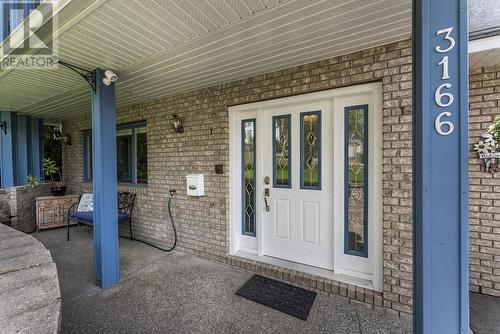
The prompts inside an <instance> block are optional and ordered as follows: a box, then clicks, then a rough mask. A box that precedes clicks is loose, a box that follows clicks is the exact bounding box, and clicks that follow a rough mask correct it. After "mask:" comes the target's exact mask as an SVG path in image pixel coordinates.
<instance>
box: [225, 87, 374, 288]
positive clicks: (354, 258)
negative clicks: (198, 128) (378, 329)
mask: <svg viewBox="0 0 500 334" xmlns="http://www.w3.org/2000/svg"><path fill="white" fill-rule="evenodd" d="M230 119H231V121H230V122H231V128H230V132H231V134H230V135H231V145H230V151H231V153H230V154H231V161H230V165H231V167H230V169H231V174H230V178H231V180H230V188H231V202H230V210H231V219H232V225H231V226H232V233H231V252H232V253H233V254H235V253H237V252H238V251H244V252H250V253H253V254H256V255H257V256H264V257H267V258H271V259H272V258H278V259H282V260H287V261H291V262H296V263H300V264H304V265H309V266H314V267H319V268H323V269H327V270H331V271H332V272H333V273H334V274H341V275H345V276H352V277H356V278H361V279H363V280H365V281H363V282H365V283H366V282H370V283H367V284H372V285H373V286H374V287H375V288H376V289H378V290H380V289H381V288H382V262H381V261H382V259H381V258H382V252H381V244H382V227H381V212H382V209H381V206H382V205H381V196H382V193H381V188H382V184H381V179H382V178H381V166H382V160H381V154H382V146H381V144H382V133H381V122H382V120H381V89H380V85H379V84H369V85H361V86H356V87H348V88H342V89H338V90H330V91H324V92H318V93H312V94H305V95H301V96H294V97H289V98H283V99H277V100H271V101H265V102H260V103H254V104H249V105H242V106H237V107H232V108H230ZM343 277H344V276H343ZM354 284H356V283H355V282H354Z"/></svg>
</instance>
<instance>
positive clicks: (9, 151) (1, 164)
mask: <svg viewBox="0 0 500 334" xmlns="http://www.w3.org/2000/svg"><path fill="white" fill-rule="evenodd" d="M0 122H2V123H3V124H5V126H6V133H4V131H3V130H0V154H1V156H0V172H1V178H0V180H1V187H2V188H9V187H14V186H15V183H16V180H15V170H16V152H15V145H16V136H17V134H16V133H17V131H16V114H15V113H13V112H10V111H2V112H0Z"/></svg>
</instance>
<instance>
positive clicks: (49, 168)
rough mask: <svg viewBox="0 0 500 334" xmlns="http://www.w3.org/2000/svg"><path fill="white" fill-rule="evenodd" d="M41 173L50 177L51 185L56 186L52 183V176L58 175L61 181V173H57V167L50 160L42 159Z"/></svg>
mask: <svg viewBox="0 0 500 334" xmlns="http://www.w3.org/2000/svg"><path fill="white" fill-rule="evenodd" d="M43 172H44V174H45V175H46V176H48V177H50V180H51V181H52V183H53V184H55V185H57V183H56V182H55V181H54V176H57V175H59V179H61V173H60V172H59V167H57V165H56V162H55V161H54V160H51V159H48V158H47V159H43Z"/></svg>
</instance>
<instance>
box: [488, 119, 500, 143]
mask: <svg viewBox="0 0 500 334" xmlns="http://www.w3.org/2000/svg"><path fill="white" fill-rule="evenodd" d="M488 132H489V133H491V134H492V135H493V137H495V139H496V140H497V142H498V141H500V116H497V118H496V119H495V121H494V122H493V124H491V125H490V127H489V128H488Z"/></svg>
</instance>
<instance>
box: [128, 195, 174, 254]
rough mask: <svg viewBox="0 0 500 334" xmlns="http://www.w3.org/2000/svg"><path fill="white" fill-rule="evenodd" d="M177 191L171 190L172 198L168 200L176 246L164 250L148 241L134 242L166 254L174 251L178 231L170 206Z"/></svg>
mask: <svg viewBox="0 0 500 334" xmlns="http://www.w3.org/2000/svg"><path fill="white" fill-rule="evenodd" d="M175 191H176V190H175V189H171V190H170V197H169V198H168V204H167V207H168V215H169V216H170V222H171V223H172V229H173V230H174V245H173V246H172V247H170V248H163V247H160V246H157V245H154V244H152V243H149V242H147V241H143V240H139V239H135V238H134V239H133V240H135V241H139V242H142V243H143V244H146V245H148V246H151V247H154V248H156V249H159V250H161V251H164V252H171V251H173V250H174V248H175V246H176V245H177V230H176V229H175V222H174V218H173V217H172V210H171V209H170V204H171V202H172V198H173V197H174V194H175ZM127 239H130V238H127Z"/></svg>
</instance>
